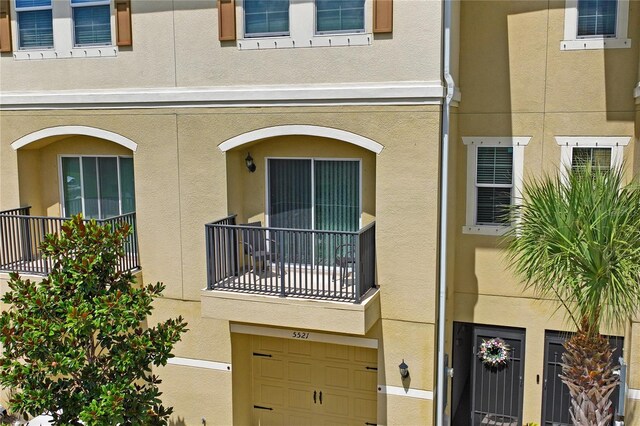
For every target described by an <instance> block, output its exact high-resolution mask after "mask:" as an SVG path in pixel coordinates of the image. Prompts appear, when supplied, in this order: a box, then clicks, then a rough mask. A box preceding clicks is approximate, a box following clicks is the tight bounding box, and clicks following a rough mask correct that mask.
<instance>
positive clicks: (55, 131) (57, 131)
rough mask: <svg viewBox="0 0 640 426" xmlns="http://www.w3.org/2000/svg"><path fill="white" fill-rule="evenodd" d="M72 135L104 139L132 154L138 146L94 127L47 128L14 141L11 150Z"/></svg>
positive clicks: (127, 139) (117, 135) (115, 134)
mask: <svg viewBox="0 0 640 426" xmlns="http://www.w3.org/2000/svg"><path fill="white" fill-rule="evenodd" d="M73 135H83V136H92V137H94V138H100V139H105V140H108V141H110V142H114V143H117V144H118V145H122V146H123V147H125V148H128V149H130V150H131V151H133V152H136V150H137V149H138V144H137V143H135V142H134V141H132V140H131V139H129V138H125V137H124V136H122V135H119V134H117V133H113V132H110V131H108V130H103V129H98V128H96V127H87V126H56V127H48V128H46V129H42V130H38V131H36V132H33V133H29V134H28V135H26V136H23V137H21V138H20V139H18V140H16V141H14V142H13V143H12V144H11V148H13V149H14V150H18V149H20V148H22V147H25V146H27V145H29V144H31V143H33V142H36V141H39V140H40V139H44V138H48V137H52V136H73Z"/></svg>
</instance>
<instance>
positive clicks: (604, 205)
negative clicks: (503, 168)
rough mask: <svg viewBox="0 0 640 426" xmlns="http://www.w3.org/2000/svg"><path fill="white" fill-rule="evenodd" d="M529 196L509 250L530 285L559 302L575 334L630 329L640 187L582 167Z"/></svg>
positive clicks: (529, 186) (639, 242) (638, 287)
mask: <svg viewBox="0 0 640 426" xmlns="http://www.w3.org/2000/svg"><path fill="white" fill-rule="evenodd" d="M523 194H524V199H523V203H522V204H521V205H520V206H517V207H515V209H514V212H515V217H514V224H515V225H514V228H513V230H512V232H511V234H510V236H511V237H515V238H510V239H509V240H508V243H507V249H508V253H509V260H510V263H511V265H512V266H513V268H514V269H515V271H516V272H517V273H518V274H519V275H520V276H521V277H522V278H524V281H525V285H526V286H527V287H532V288H533V289H534V290H535V291H536V292H537V293H538V294H539V295H540V296H542V297H557V298H558V299H559V300H560V301H561V302H562V304H563V305H564V307H565V308H566V310H567V313H568V314H569V316H570V318H571V319H572V321H573V322H574V324H575V326H576V328H581V326H582V325H583V324H584V325H585V326H586V327H587V330H586V331H592V332H595V333H598V332H599V330H600V325H601V324H606V325H622V324H624V322H625V321H627V320H628V318H629V316H630V315H632V314H633V313H634V312H635V311H636V309H638V306H640V284H639V283H640V186H638V184H637V183H636V182H632V183H630V184H628V185H626V186H625V185H623V173H622V170H621V169H616V170H611V171H601V170H599V169H596V168H592V167H584V168H580V169H578V170H576V171H572V170H568V171H567V177H566V181H565V180H564V179H563V178H562V177H546V178H543V179H540V180H533V181H530V182H528V183H526V184H525V187H524V190H523Z"/></svg>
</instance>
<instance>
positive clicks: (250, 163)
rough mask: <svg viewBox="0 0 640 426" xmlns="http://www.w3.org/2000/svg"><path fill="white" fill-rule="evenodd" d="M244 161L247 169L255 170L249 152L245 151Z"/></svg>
mask: <svg viewBox="0 0 640 426" xmlns="http://www.w3.org/2000/svg"><path fill="white" fill-rule="evenodd" d="M244 162H245V163H246V164H247V170H249V171H250V172H251V173H253V172H255V171H256V164H255V163H254V162H253V157H251V153H247V158H245V159H244Z"/></svg>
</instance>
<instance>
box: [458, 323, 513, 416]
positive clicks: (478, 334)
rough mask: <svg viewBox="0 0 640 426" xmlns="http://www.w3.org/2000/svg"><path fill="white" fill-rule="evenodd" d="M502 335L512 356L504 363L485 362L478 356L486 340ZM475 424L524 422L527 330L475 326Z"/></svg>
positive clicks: (473, 380) (473, 407) (473, 401)
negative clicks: (489, 364) (523, 396)
mask: <svg viewBox="0 0 640 426" xmlns="http://www.w3.org/2000/svg"><path fill="white" fill-rule="evenodd" d="M495 337H499V338H501V339H502V340H504V341H505V343H506V344H507V345H508V346H509V348H510V350H509V360H508V361H507V364H506V365H504V366H500V367H491V366H488V365H485V364H484V363H483V361H482V360H481V359H480V358H479V357H478V356H477V354H478V351H479V350H480V345H481V344H482V342H483V341H484V340H489V339H492V338H495ZM473 341H474V348H473V359H472V365H473V372H472V382H473V385H472V392H473V396H472V407H471V424H472V425H474V426H475V425H478V426H481V425H488V424H489V425H496V426H518V425H520V424H522V390H523V378H524V345H525V343H524V342H525V332H524V330H517V329H507V328H500V327H484V326H475V327H474V332H473Z"/></svg>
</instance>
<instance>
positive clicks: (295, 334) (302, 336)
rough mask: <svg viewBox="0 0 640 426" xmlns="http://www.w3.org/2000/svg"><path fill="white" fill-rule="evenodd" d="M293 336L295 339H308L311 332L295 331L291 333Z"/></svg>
mask: <svg viewBox="0 0 640 426" xmlns="http://www.w3.org/2000/svg"><path fill="white" fill-rule="evenodd" d="M291 337H293V338H294V339H303V340H304V339H308V338H309V333H307V332H305V331H294V332H292V333H291Z"/></svg>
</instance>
